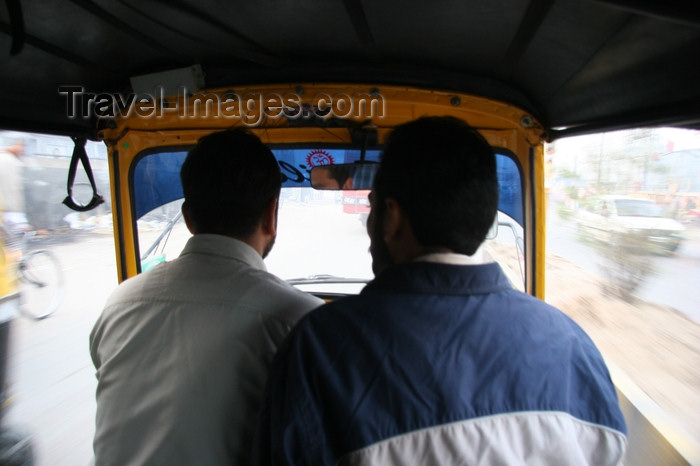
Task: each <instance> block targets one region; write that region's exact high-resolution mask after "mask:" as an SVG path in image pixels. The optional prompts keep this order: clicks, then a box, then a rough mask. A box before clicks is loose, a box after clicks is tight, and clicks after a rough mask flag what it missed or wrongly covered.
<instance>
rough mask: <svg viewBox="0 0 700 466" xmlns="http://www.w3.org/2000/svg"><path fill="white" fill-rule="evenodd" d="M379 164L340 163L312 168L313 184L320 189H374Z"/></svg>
mask: <svg viewBox="0 0 700 466" xmlns="http://www.w3.org/2000/svg"><path fill="white" fill-rule="evenodd" d="M378 168H379V164H376V163H359V162H358V163H340V164H334V165H319V166H316V167H313V168H312V169H311V173H310V177H311V186H312V187H313V188H314V189H320V190H339V189H372V183H373V182H374V175H375V174H376V173H377V169H378Z"/></svg>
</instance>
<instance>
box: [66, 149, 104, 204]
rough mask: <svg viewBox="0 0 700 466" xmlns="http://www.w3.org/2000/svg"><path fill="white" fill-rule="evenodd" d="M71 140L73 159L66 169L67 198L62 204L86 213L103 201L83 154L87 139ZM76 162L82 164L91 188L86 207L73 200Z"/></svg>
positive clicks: (88, 162) (86, 158) (88, 163)
mask: <svg viewBox="0 0 700 466" xmlns="http://www.w3.org/2000/svg"><path fill="white" fill-rule="evenodd" d="M72 139H73V143H74V144H75V147H74V148H73V157H71V159H70V167H69V168H68V186H67V190H68V196H67V197H66V198H65V199H64V200H63V203H64V204H65V205H67V206H68V207H69V208H70V209H72V210H75V211H78V212H87V211H88V210H92V209H94V208H95V207H97V206H98V205H100V204H102V203H103V202H104V201H105V200H104V198H103V197H102V196H100V195H99V194H97V185H96V184H95V177H94V176H93V174H92V168H91V167H90V160H89V159H88V156H87V153H86V152H85V144H86V143H87V139H85V138H78V137H73V138H72ZM78 160H80V162H81V163H82V164H83V169H84V170H85V173H86V174H87V177H88V180H90V186H91V187H92V199H91V200H90V202H88V203H87V205H80V204H78V203H77V202H75V201H74V200H73V185H74V184H75V173H76V171H77V170H78Z"/></svg>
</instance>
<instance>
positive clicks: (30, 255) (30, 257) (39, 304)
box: [6, 231, 65, 320]
mask: <svg viewBox="0 0 700 466" xmlns="http://www.w3.org/2000/svg"><path fill="white" fill-rule="evenodd" d="M35 235H36V232H33V231H25V232H20V233H17V234H15V235H11V236H10V237H15V238H18V239H17V240H16V243H17V247H18V249H19V251H18V253H19V259H18V262H17V282H18V286H19V290H18V291H19V293H18V294H19V312H20V314H22V315H23V316H24V317H27V318H30V319H33V320H42V319H45V318H47V317H49V316H50V315H51V314H53V313H54V312H56V310H57V309H58V308H59V306H60V305H61V302H62V301H63V296H64V293H65V285H64V283H63V269H62V268H61V263H60V262H59V260H58V258H57V257H56V255H55V254H54V253H53V252H51V251H49V250H47V249H34V250H31V251H30V250H29V242H30V241H31V238H33V237H34V236H35ZM6 237H7V236H6ZM6 244H7V243H6Z"/></svg>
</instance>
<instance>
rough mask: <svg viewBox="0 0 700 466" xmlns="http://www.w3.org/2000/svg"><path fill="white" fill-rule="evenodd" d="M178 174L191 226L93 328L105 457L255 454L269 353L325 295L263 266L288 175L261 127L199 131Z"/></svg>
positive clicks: (182, 460) (183, 461)
mask: <svg viewBox="0 0 700 466" xmlns="http://www.w3.org/2000/svg"><path fill="white" fill-rule="evenodd" d="M181 180H182V187H183V191H184V195H185V201H184V203H183V205H182V213H183V216H184V219H185V222H186V224H187V227H188V228H189V230H190V232H191V233H193V235H194V236H192V237H191V238H190V239H189V241H188V242H187V245H186V246H185V248H184V249H183V251H182V253H181V254H180V256H179V257H178V258H177V259H175V260H173V261H172V262H169V263H163V264H159V265H158V266H157V267H155V268H154V269H152V270H149V271H148V272H144V273H142V274H140V275H138V276H136V277H133V278H131V279H129V280H126V281H125V282H124V283H122V284H121V285H120V286H119V287H118V288H117V289H116V291H114V293H113V294H112V296H111V297H110V298H109V299H108V301H107V304H106V305H105V307H104V310H103V311H102V315H101V316H100V317H99V319H98V320H97V323H96V324H95V326H94V328H93V330H92V333H91V334H90V354H91V356H92V360H93V363H94V365H95V368H96V369H97V416H96V431H95V438H94V450H95V463H96V464H97V465H115V466H116V465H119V466H121V465H125V464H167V465H192V464H197V465H222V464H248V453H249V449H250V443H251V441H252V435H253V428H254V425H255V414H256V412H257V411H258V409H259V407H260V404H261V401H262V389H263V385H264V383H265V378H266V376H267V371H268V366H269V364H270V361H271V360H272V356H273V354H274V353H275V351H276V350H277V347H278V345H279V344H280V342H281V341H282V339H283V338H284V337H285V335H286V334H287V333H288V332H289V330H290V329H291V327H292V325H294V323H295V322H296V321H297V320H298V319H299V318H300V317H301V316H302V315H304V314H305V313H306V312H307V311H308V310H310V309H312V308H315V307H317V306H318V305H320V304H321V303H322V301H321V300H319V299H317V298H315V297H312V296H311V295H307V294H305V293H302V292H301V291H298V290H296V289H295V288H293V287H292V286H291V285H289V284H287V283H286V282H284V281H283V280H281V279H279V278H277V277H276V276H273V275H272V274H270V273H268V272H267V271H266V268H265V263H264V262H263V259H264V258H265V257H266V256H267V254H268V253H269V252H270V250H271V249H272V246H273V244H274V242H275V237H276V235H277V207H278V204H277V202H278V198H279V194H280V187H281V176H280V170H279V166H278V164H277V161H276V160H275V157H274V156H273V155H272V152H270V150H269V149H268V148H267V147H266V146H265V145H264V144H263V143H262V142H261V141H260V140H259V139H258V138H257V137H256V136H254V135H252V134H250V133H248V132H246V131H244V130H229V131H223V132H219V133H214V134H211V135H209V136H206V137H204V138H202V139H201V140H200V141H199V143H198V144H197V146H196V147H195V148H194V149H192V150H191V151H190V153H189V154H188V156H187V159H186V160H185V162H184V164H183V166H182V170H181Z"/></svg>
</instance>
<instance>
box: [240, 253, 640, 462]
mask: <svg viewBox="0 0 700 466" xmlns="http://www.w3.org/2000/svg"><path fill="white" fill-rule="evenodd" d="M256 435H257V437H256V442H255V445H254V452H253V459H254V460H253V464H256V465H263V464H264V465H274V466H282V465H333V464H339V465H399V464H401V465H412V466H413V465H441V466H442V465H521V464H522V465H557V466H561V465H596V466H602V465H614V464H618V463H620V461H621V460H622V457H623V454H624V451H625V447H626V427H625V421H624V418H623V416H622V413H621V411H620V408H619V405H618V400H617V395H616V393H615V388H614V386H613V384H612V382H611V380H610V376H609V374H608V370H607V368H606V366H605V363H604V362H603V359H602V357H601V355H600V353H599V352H598V350H597V348H596V347H595V345H594V344H593V342H592V341H591V340H590V338H589V337H588V336H587V335H586V334H585V333H584V332H583V330H581V328H580V327H579V326H578V325H577V324H575V323H574V322H573V321H572V320H571V319H569V318H568V317H567V316H565V315H564V314H563V313H562V312H560V311H559V310H557V309H555V308H554V307H552V306H549V305H548V304H546V303H544V302H543V301H541V300H538V299H536V298H534V297H532V296H529V295H527V294H525V293H522V292H519V291H516V290H514V289H513V288H512V287H511V285H510V283H509V282H508V280H507V278H506V277H505V275H504V274H503V272H502V270H501V269H500V267H499V266H498V265H497V264H495V263H492V264H482V265H468V266H459V265H448V264H439V263H428V262H412V263H406V264H400V265H396V266H393V267H390V268H388V269H386V270H385V271H384V272H383V273H381V274H380V275H379V276H378V277H377V278H376V279H375V280H374V281H372V282H371V283H370V284H368V285H367V286H366V287H365V289H364V290H363V291H362V293H361V294H360V295H358V296H355V297H349V298H346V299H341V300H338V301H335V302H332V303H329V304H326V305H324V306H322V307H321V308H319V309H317V310H315V311H312V312H311V313H310V314H307V315H306V316H305V317H304V318H303V319H302V320H301V321H300V322H299V324H298V325H297V327H296V328H295V330H294V331H293V332H292V334H291V335H290V337H288V338H287V340H286V341H285V343H284V344H283V345H282V347H281V348H280V350H279V352H278V353H277V356H276V358H275V361H274V362H273V367H272V371H271V373H270V378H269V381H268V387H267V393H266V399H265V402H264V408H263V411H262V413H261V416H260V420H259V424H258V428H257V433H256Z"/></svg>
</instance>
